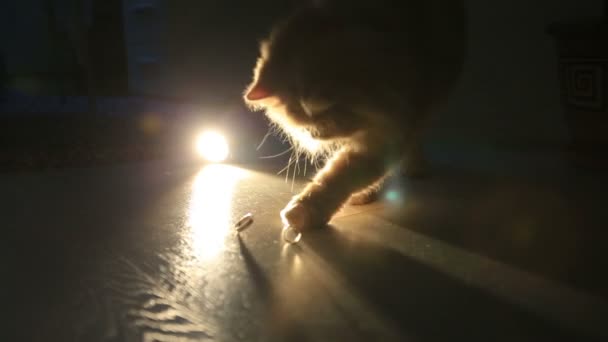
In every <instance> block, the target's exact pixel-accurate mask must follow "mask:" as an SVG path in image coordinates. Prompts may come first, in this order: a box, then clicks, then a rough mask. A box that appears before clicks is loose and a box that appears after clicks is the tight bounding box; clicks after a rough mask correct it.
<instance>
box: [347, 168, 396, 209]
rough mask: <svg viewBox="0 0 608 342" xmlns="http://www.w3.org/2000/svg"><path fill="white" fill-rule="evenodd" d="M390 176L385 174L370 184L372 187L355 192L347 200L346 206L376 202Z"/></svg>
mask: <svg viewBox="0 0 608 342" xmlns="http://www.w3.org/2000/svg"><path fill="white" fill-rule="evenodd" d="M390 176H391V174H390V173H386V174H385V175H384V176H383V177H382V178H380V179H379V180H377V181H375V182H374V183H372V185H369V186H368V187H366V188H365V189H363V190H361V191H358V192H355V193H354V194H352V195H351V196H350V197H349V198H348V204H350V205H364V204H368V203H371V202H374V201H376V200H377V199H378V197H379V196H380V193H381V192H382V191H383V189H384V186H385V184H386V179H387V178H388V177H390Z"/></svg>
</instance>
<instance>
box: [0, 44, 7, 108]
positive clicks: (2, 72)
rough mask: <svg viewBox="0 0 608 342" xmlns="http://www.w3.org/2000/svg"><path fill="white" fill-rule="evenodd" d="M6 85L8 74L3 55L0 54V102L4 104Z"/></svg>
mask: <svg viewBox="0 0 608 342" xmlns="http://www.w3.org/2000/svg"><path fill="white" fill-rule="evenodd" d="M7 83H8V73H7V71H6V64H5V63H4V55H3V54H2V53H1V52H0V102H4V96H5V90H6V84H7Z"/></svg>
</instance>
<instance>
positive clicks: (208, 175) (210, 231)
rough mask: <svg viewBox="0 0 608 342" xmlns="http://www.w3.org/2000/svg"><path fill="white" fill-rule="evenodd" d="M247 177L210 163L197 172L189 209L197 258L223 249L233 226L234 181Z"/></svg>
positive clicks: (214, 255) (239, 171)
mask: <svg viewBox="0 0 608 342" xmlns="http://www.w3.org/2000/svg"><path fill="white" fill-rule="evenodd" d="M246 177H247V171H245V170H243V169H239V168H237V167H233V166H229V165H223V164H210V165H206V166H205V167H203V169H201V171H199V173H198V174H197V175H196V179H195V180H194V183H193V184H192V195H191V197H190V205H189V208H188V226H189V228H190V232H191V239H192V241H191V247H192V253H193V254H194V256H195V257H197V258H199V259H200V260H203V261H207V260H210V259H213V258H214V257H216V256H217V255H218V254H219V253H220V252H221V251H222V250H223V248H224V242H225V239H226V236H227V235H228V234H229V233H230V231H231V225H232V221H231V219H232V215H231V214H232V195H233V192H234V189H235V186H236V184H237V183H238V182H239V181H240V180H242V179H244V178H246Z"/></svg>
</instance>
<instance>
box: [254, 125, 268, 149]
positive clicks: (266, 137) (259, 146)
mask: <svg viewBox="0 0 608 342" xmlns="http://www.w3.org/2000/svg"><path fill="white" fill-rule="evenodd" d="M271 134H272V131H271V129H268V132H266V135H264V138H262V141H261V142H260V143H259V144H258V147H256V148H255V150H256V151H259V150H260V148H261V147H262V145H264V143H265V142H266V139H268V137H269V136H270V135H271Z"/></svg>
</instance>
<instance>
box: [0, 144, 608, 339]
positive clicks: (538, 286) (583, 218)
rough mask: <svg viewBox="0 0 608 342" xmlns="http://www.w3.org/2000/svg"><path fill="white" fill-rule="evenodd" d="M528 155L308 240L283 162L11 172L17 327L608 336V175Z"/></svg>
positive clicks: (355, 215)
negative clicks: (241, 228)
mask: <svg viewBox="0 0 608 342" xmlns="http://www.w3.org/2000/svg"><path fill="white" fill-rule="evenodd" d="M526 158H528V159H525V158H524V159H522V157H521V156H503V157H501V158H495V159H494V160H493V161H492V160H488V159H483V158H482V159H481V160H485V161H484V162H482V163H477V164H475V163H466V162H463V161H454V160H451V159H450V160H448V159H446V158H443V159H442V158H441V156H439V157H438V158H436V159H437V160H438V162H437V163H435V165H433V169H432V170H433V175H432V177H430V178H427V179H424V180H416V181H408V180H401V181H399V182H394V184H393V188H392V189H391V191H389V192H388V195H387V198H389V199H384V200H383V201H381V202H378V203H375V204H372V205H368V206H362V207H346V208H344V209H343V210H342V212H341V213H340V214H339V215H338V216H337V217H336V218H335V219H334V220H333V221H332V222H331V225H330V226H329V227H327V228H326V229H322V230H318V231H314V232H307V233H306V234H305V235H304V238H303V240H302V241H301V242H300V243H299V244H297V245H286V244H284V243H283V242H282V241H281V238H280V229H281V224H280V220H279V217H278V212H279V210H280V209H281V208H282V207H283V205H284V204H285V203H286V202H287V201H288V199H289V198H290V196H291V195H292V189H291V182H290V181H289V182H286V181H285V177H284V176H274V173H270V172H262V171H253V170H252V169H250V168H247V167H241V166H228V165H208V166H201V167H196V168H192V167H179V166H175V165H172V164H171V163H169V162H165V163H163V162H154V163H142V164H136V165H135V164H134V165H128V166H116V167H106V168H96V169H79V170H77V169H73V170H63V171H61V170H58V171H52V172H46V173H39V174H36V173H32V174H20V175H10V174H4V175H0V189H1V194H2V198H1V202H0V206H1V208H2V219H3V220H4V223H3V224H2V229H3V231H4V232H6V233H7V234H8V236H9V237H10V238H9V240H8V241H11V238H14V240H13V241H14V242H12V241H11V243H10V246H9V248H8V249H7V250H5V251H4V253H8V255H6V256H5V260H10V264H9V268H11V269H10V272H11V273H12V277H9V278H10V279H11V281H9V282H8V283H11V284H15V285H16V288H15V289H11V288H9V289H8V290H6V291H4V292H5V293H6V294H8V295H9V297H10V298H9V300H10V301H11V302H14V304H15V308H16V309H15V312H14V315H13V314H12V313H11V316H12V318H11V319H12V321H10V324H9V325H10V326H11V327H14V328H16V333H17V338H16V339H4V338H3V339H2V340H7V341H8V340H15V341H204V340H215V341H448V340H449V341H467V340H475V341H557V340H568V341H583V340H605V339H606V338H608V330H607V328H606V326H607V323H608V305H607V304H608V282H607V281H606V279H605V278H606V276H605V273H606V270H607V269H608V263H607V261H606V260H607V259H608V258H606V252H605V248H604V246H605V245H606V241H607V239H606V238H607V237H608V234H607V232H606V229H605V228H606V222H608V214H607V213H606V210H605V208H604V205H603V204H604V203H605V201H603V197H604V196H605V194H606V193H607V190H608V186H607V185H606V184H605V182H603V179H602V178H603V176H602V175H599V174H593V173H589V172H582V171H577V172H574V171H573V170H570V169H568V168H567V167H565V166H564V165H562V164H561V163H559V162H554V161H551V160H550V161H545V160H542V158H537V157H534V156H527V157H526ZM501 163H502V164H501ZM516 163H520V164H518V165H519V166H520V167H519V168H515V167H514V168H512V169H510V168H508V167H506V168H505V166H506V165H514V166H515V165H516ZM461 164H463V165H465V164H466V165H467V167H459V165H461ZM503 164H504V165H503ZM258 170H259V169H258ZM505 170H506V171H505ZM271 171H274V172H276V168H273V169H272V170H271ZM290 178H291V177H290ZM301 182H302V181H298V180H296V184H295V187H294V190H293V191H297V189H298V188H299V187H300V186H301ZM247 212H251V213H253V214H254V217H255V222H254V224H253V225H252V226H251V227H250V228H249V229H247V230H246V231H245V232H243V233H242V234H241V238H240V239H239V238H237V237H236V236H235V235H234V231H233V230H232V225H233V224H234V223H235V222H236V221H237V220H238V219H239V217H241V216H242V215H243V214H245V213H247ZM10 286H13V285H10ZM5 333H6V331H5Z"/></svg>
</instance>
